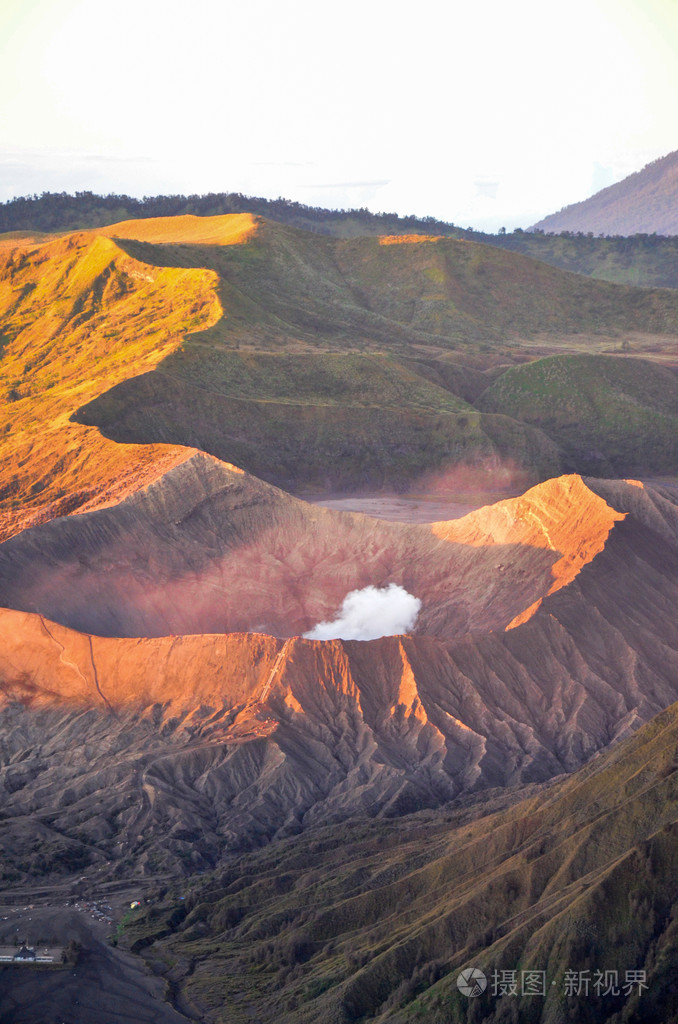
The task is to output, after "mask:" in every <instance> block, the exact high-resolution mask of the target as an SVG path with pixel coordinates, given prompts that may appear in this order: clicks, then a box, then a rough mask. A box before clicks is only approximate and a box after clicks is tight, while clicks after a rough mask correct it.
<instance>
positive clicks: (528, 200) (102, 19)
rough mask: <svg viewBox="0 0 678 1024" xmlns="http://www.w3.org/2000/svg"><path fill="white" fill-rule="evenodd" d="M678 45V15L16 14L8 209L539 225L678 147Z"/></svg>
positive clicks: (624, 8) (6, 104) (596, 4)
mask: <svg viewBox="0 0 678 1024" xmlns="http://www.w3.org/2000/svg"><path fill="white" fill-rule="evenodd" d="M677 44H678V0H569V2H567V3H566V2H564V0H511V2H509V0H485V2H476V3H471V2H470V0H468V2H464V3H460V2H458V0H444V2H442V0H419V2H417V3H412V2H411V0H410V2H408V3H407V4H401V5H399V4H397V3H396V2H394V0H389V2H386V0H343V2H342V3H337V4H334V3H326V4H322V3H319V2H318V0H313V2H311V0H247V2H245V0H182V2H181V3H179V2H176V0H116V2H114V3H112V2H102V0H0V200H5V199H9V198H11V197H13V196H15V195H25V194H28V193H33V192H42V191H62V190H63V191H74V190H81V189H91V190H92V191H95V192H125V193H128V194H130V195H136V196H142V195H155V194H158V193H176V192H181V193H196V192H197V193H201V192H243V193H245V194H246V195H259V196H266V197H269V198H276V197H277V196H285V197H287V198H290V199H294V200H297V201H299V202H303V203H307V204H309V205H319V206H330V207H355V206H367V207H368V208H369V209H371V210H374V211H375V212H378V211H393V212H397V213H400V214H409V213H414V214H416V215H418V216H426V215H431V216H434V217H439V218H441V219H444V220H450V221H453V222H454V223H456V224H458V225H460V226H462V227H467V226H473V227H476V228H479V229H486V230H497V229H498V228H499V227H500V226H502V225H503V226H505V227H506V228H507V229H509V230H510V229H511V228H513V227H516V226H520V227H527V226H528V225H529V224H531V223H532V222H534V221H535V220H537V219H538V218H540V217H541V216H544V215H545V214H548V213H552V212H555V211H556V210H558V209H560V208H561V207H562V206H565V205H566V204H568V203H572V202H576V201H577V200H579V199H584V198H586V197H587V196H588V195H590V194H592V192H594V191H596V190H597V189H599V188H602V187H604V186H605V185H608V184H611V183H612V182H613V181H617V180H619V179H621V178H623V177H624V176H625V175H626V174H628V173H630V172H631V171H634V170H638V169H639V168H640V167H642V166H643V165H644V164H645V163H647V162H648V161H650V160H653V159H655V158H657V157H660V156H663V155H664V154H666V153H669V152H671V151H673V150H675V149H678V131H677V130H676V128H675V124H676V113H675V112H676V109H678V60H676V53H677Z"/></svg>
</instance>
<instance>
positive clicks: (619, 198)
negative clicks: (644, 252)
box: [530, 150, 678, 235]
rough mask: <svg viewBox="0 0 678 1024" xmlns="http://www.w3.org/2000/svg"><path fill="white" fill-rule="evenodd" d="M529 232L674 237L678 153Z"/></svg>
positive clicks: (677, 230)
mask: <svg viewBox="0 0 678 1024" xmlns="http://www.w3.org/2000/svg"><path fill="white" fill-rule="evenodd" d="M530 230H531V231H535V230H541V231H547V232H554V233H559V232H561V231H585V232H588V231H591V232H593V234H594V235H636V234H658V235H678V150H676V151H675V152H673V153H668V154H667V155H666V156H663V157H660V158H659V159H658V160H653V161H652V163H649V164H647V166H645V167H643V168H642V170H640V171H636V172H635V173H634V174H630V175H629V176H628V177H626V178H624V179H623V181H618V182H617V183H616V184H614V185H610V186H608V187H607V188H604V189H602V190H601V191H600V192H596V193H595V195H593V196H591V197H590V198H589V199H585V200H583V202H581V203H573V204H572V205H571V206H566V207H565V208H564V209H562V210H560V211H559V212H558V213H552V214H550V216H548V217H544V218H543V220H540V221H538V222H537V223H536V224H534V225H533V226H532V227H531V228H530Z"/></svg>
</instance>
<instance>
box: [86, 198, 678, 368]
mask: <svg viewBox="0 0 678 1024" xmlns="http://www.w3.org/2000/svg"><path fill="white" fill-rule="evenodd" d="M178 220H180V221H182V222H183V221H189V222H190V221H191V218H178ZM194 220H199V218H194ZM139 223H140V224H143V225H145V227H144V231H143V232H142V231H138V232H137V234H138V235H140V236H141V237H143V235H144V234H145V233H147V232H148V230H149V228H148V227H147V225H149V224H153V221H141V222H139ZM106 230H107V231H110V230H111V229H106ZM181 230H183V227H181ZM130 235H131V236H132V237H131V238H130V239H129V240H128V241H124V240H123V239H121V238H119V240H118V242H119V244H120V245H121V246H124V247H125V248H126V250H127V251H128V252H129V253H130V255H133V256H134V257H135V258H137V259H141V260H145V261H147V262H149V263H151V264H154V263H155V264H158V265H168V266H186V265H192V266H195V265H202V266H207V267H209V268H210V269H214V270H215V271H216V272H217V273H218V275H219V277H220V280H221V296H222V304H223V306H224V309H225V311H226V314H227V315H226V317H225V318H224V320H223V321H222V323H221V324H220V336H221V337H223V340H224V341H228V340H230V341H231V342H232V343H233V344H236V343H237V344H240V345H243V344H249V345H256V346H257V347H261V346H262V345H264V344H268V345H273V346H275V345H276V344H277V345H280V344H281V343H282V342H284V343H286V344H287V345H289V343H290V342H291V341H293V340H294V341H297V342H303V343H304V344H306V345H312V346H320V347H328V346H330V347H331V346H333V345H336V344H342V346H345V345H346V343H347V342H348V343H349V344H350V345H351V347H354V348H360V347H363V346H366V347H372V348H373V347H375V345H383V344H385V343H387V344H388V347H389V349H390V350H391V351H394V350H395V351H397V350H398V348H399V346H405V347H406V348H409V347H411V346H412V345H416V344H423V345H428V346H431V345H433V346H435V347H438V348H442V349H444V350H445V349H447V350H449V349H451V348H454V347H456V346H459V345H461V346H465V345H466V346H468V345H476V344H477V343H479V342H485V343H497V342H505V341H507V340H511V339H519V338H520V337H525V336H529V335H530V334H532V333H537V332H540V333H546V334H548V333H555V332H566V333H567V332H589V333H591V332H602V333H608V334H609V333H615V332H617V331H619V330H623V331H633V330H644V331H647V332H649V333H660V334H661V333H676V331H677V330H678V296H675V295H674V294H673V293H672V292H669V291H666V292H664V291H652V290H648V289H632V288H626V287H619V286H616V287H615V286H613V285H610V284H608V283H607V282H600V281H591V280H590V279H588V278H585V277H582V276H579V275H571V274H566V273H563V272H562V271H560V270H557V269H555V268H554V267H549V266H547V265H545V264H543V263H539V262H537V261H536V260H531V259H529V258H527V257H525V256H521V255H519V254H517V253H510V252H505V251H502V250H500V249H497V248H495V247H494V246H486V245H481V244H479V243H476V242H468V241H462V240H458V239H454V238H445V237H427V236H420V235H414V236H401V235H394V236H382V237H379V238H374V237H372V238H370V237H362V238H351V239H337V238H330V237H327V236H321V235H317V234H312V233H310V232H305V231H299V230H298V229H295V228H291V227H287V226H285V225H282V224H275V223H273V222H269V221H260V222H259V227H258V230H257V231H256V233H254V234H253V235H252V236H251V237H250V238H249V241H248V243H247V244H246V245H241V246H228V247H225V248H221V247H219V246H204V247H202V248H200V251H199V252H195V251H193V248H192V247H191V246H187V245H186V243H184V242H183V240H182V237H181V233H180V231H179V230H178V231H177V235H176V243H175V244H174V245H166V246H160V247H159V246H151V245H150V244H149V243H148V242H144V241H138V240H136V239H135V238H134V235H133V233H132V231H131V230H130ZM198 261H200V262H198ZM229 306H231V307H232V309H233V313H232V315H231V316H229V315H228V311H229ZM213 336H214V337H216V335H213ZM401 351H402V350H401Z"/></svg>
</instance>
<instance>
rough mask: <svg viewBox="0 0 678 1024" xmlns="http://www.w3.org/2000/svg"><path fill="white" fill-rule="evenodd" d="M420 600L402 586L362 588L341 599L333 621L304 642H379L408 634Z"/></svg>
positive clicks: (322, 626)
mask: <svg viewBox="0 0 678 1024" xmlns="http://www.w3.org/2000/svg"><path fill="white" fill-rule="evenodd" d="M420 608H421V601H420V600H419V598H418V597H414V596H413V595H412V594H408V592H407V591H406V590H405V588H404V587H400V586H398V584H396V583H390V584H389V585H388V586H387V587H363V589H362V590H352V591H351V592H350V594H347V595H346V597H345V598H344V601H343V603H342V606H341V608H340V609H339V612H338V614H337V617H336V619H333V620H332V621H331V622H319V623H318V625H317V626H315V627H314V628H313V629H312V630H310V631H309V632H308V633H304V636H305V637H306V639H307V640H334V639H340V640H378V639H379V637H380V636H396V635H398V634H400V633H409V632H410V630H411V629H412V627H413V626H414V624H415V622H416V621H417V616H418V615H419V610H420Z"/></svg>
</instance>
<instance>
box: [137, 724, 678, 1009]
mask: <svg viewBox="0 0 678 1024" xmlns="http://www.w3.org/2000/svg"><path fill="white" fill-rule="evenodd" d="M677 750H678V706H676V705H673V706H672V707H671V708H669V709H668V710H667V711H666V712H664V713H663V714H661V715H660V716H658V717H657V718H656V719H654V720H653V721H652V722H650V723H649V724H648V725H646V726H644V727H643V728H642V729H641V730H640V731H639V732H638V733H637V734H636V735H635V736H634V737H632V738H631V739H629V740H627V741H626V742H624V743H623V744H620V745H619V746H617V747H615V748H613V749H612V750H611V751H609V752H607V753H606V754H603V755H602V756H600V757H599V758H597V759H596V760H594V761H593V762H591V763H590V764H589V765H587V766H586V767H584V768H582V769H580V770H579V771H578V772H577V773H575V774H574V775H573V776H572V777H570V778H568V779H566V780H564V781H562V782H560V783H557V784H556V785H555V786H551V787H549V788H546V789H544V790H543V791H542V792H537V793H536V795H535V791H534V790H533V791H532V794H531V795H529V794H528V795H527V798H525V799H523V800H522V801H520V802H517V803H515V804H514V805H513V806H510V803H511V800H510V797H509V795H508V794H504V795H503V796H502V797H499V795H498V794H495V796H494V800H495V806H496V802H499V801H503V802H504V808H503V809H499V810H495V811H494V813H486V815H485V816H484V817H480V818H479V819H476V820H473V819H472V818H471V816H470V815H469V812H468V811H465V810H463V809H457V810H447V811H438V812H435V813H431V812H424V813H421V814H417V815H413V816H410V817H408V818H401V819H400V820H398V821H395V822H389V821H383V820H382V821H373V822H369V823H368V822H354V823H345V824H343V825H341V826H336V825H335V826H334V827H332V828H331V829H330V828H328V829H318V830H315V831H312V832H310V833H307V834H305V835H304V836H300V837H297V838H294V839H289V840H286V841H284V842H280V843H278V844H276V845H275V847H273V848H271V847H269V848H267V849H264V850H262V851H258V852H256V853H254V854H247V855H245V856H243V857H241V858H240V859H239V860H238V861H236V862H235V863H234V864H233V865H231V866H230V867H229V868H227V869H226V870H225V871H223V872H221V873H219V874H217V875H215V876H214V877H213V878H211V879H210V880H209V881H207V882H203V883H202V884H198V885H196V886H195V888H194V890H193V892H192V893H191V894H190V895H189V897H188V899H186V900H185V901H183V902H182V903H176V902H174V901H173V900H172V898H171V894H170V896H169V897H168V898H167V900H166V903H165V905H164V907H163V906H162V905H159V906H156V907H154V908H153V909H152V910H151V911H150V913H149V912H146V913H141V914H140V915H139V917H138V918H137V919H136V921H134V922H132V923H131V926H130V931H129V933H128V941H132V942H136V944H137V947H143V946H144V945H145V944H147V943H148V942H149V941H151V942H153V940H154V938H155V937H156V936H161V938H158V939H157V940H156V941H155V944H154V945H153V946H152V950H151V955H152V957H153V958H154V959H158V958H160V959H162V960H165V962H166V963H168V964H172V965H173V967H172V972H171V973H172V978H173V980H174V982H175V984H177V983H178V984H179V985H180V986H181V990H182V992H183V993H184V994H185V995H187V996H188V997H189V999H190V1000H191V1001H192V1003H193V1005H194V1006H195V1007H196V1008H199V1009H201V1010H204V1011H206V1012H207V1013H208V1014H209V1016H210V1019H212V1020H214V1021H216V1022H228V1024H239V1022H241V1021H246V1020H249V1019H252V1017H256V1019H257V1020H260V1021H262V1024H263V1022H267V1021H279V1022H281V1024H292V1022H295V1024H297V1022H298V1024H301V1022H309V1024H310V1022H312V1021H318V1020H322V1021H327V1022H334V1024H348V1022H352V1021H368V1020H369V1021H375V1022H384V1024H385V1022H387V1021H388V1024H405V1022H415V1021H424V1020H425V1021H426V1022H427V1024H449V1022H462V1021H469V1020H470V1021H476V1020H477V1021H481V1020H482V1021H492V1022H494V1021H497V1022H499V1021H506V1020H516V1021H517V1020H520V1021H535V1022H536V1021H540V1022H543V1024H556V1022H559V1021H562V1020H577V1021H584V1022H591V1024H594V1022H595V1024H600V1022H602V1021H610V1022H612V1021H615V1024H622V1022H631V1021H634V1022H636V1021H641V1020H642V1021H650V1020H662V1021H672V1020H675V1019H676V1014H677V1013H678V1003H677V1002H676V995H675V987H674V983H673V967H672V965H673V962H674V960H673V952H672V950H673V949H674V946H675V915H676V912H677V910H678V881H677V878H678V859H677V855H678V845H677V843H676V837H677V832H676V829H677V828H678V769H677V761H676V751H677ZM492 810H493V808H492V800H491V799H490V800H488V803H487V805H486V811H488V812H491V811H492ZM476 813H477V808H476ZM311 865H312V866H311ZM182 891H183V890H182ZM631 921H633V927H630V922H631ZM162 936H164V937H162ZM469 965H472V966H477V967H480V968H482V969H483V970H484V971H485V973H486V974H487V976H488V978H491V976H492V971H494V970H497V971H499V972H501V971H502V970H507V971H514V970H515V971H517V972H518V974H517V977H518V987H519V988H518V991H519V994H518V995H517V996H507V997H500V996H493V995H492V989H491V985H490V986H488V990H487V991H486V993H485V994H484V995H483V996H481V997H479V998H478V999H475V1000H473V1001H469V1000H468V999H467V998H466V997H464V996H462V995H461V994H460V993H459V992H458V990H457V986H456V978H457V975H458V973H459V971H460V970H461V969H462V968H463V967H465V966H469ZM521 969H533V970H538V971H545V972H546V978H547V985H546V995H545V997H541V996H540V997H536V996H523V997H521V996H520V973H519V972H520V970H521ZM566 970H576V971H586V970H588V971H589V972H590V978H591V982H593V977H594V972H595V971H596V970H600V971H601V972H604V971H605V970H617V971H618V972H619V975H620V983H621V984H622V985H623V983H624V980H625V972H626V971H632V970H645V971H646V974H647V984H648V989H647V991H645V992H644V993H643V994H642V995H641V996H640V997H639V996H638V990H637V987H636V988H635V990H634V991H633V992H632V993H630V994H629V995H628V996H627V995H625V994H623V993H622V994H620V995H619V996H617V997H615V996H607V997H603V996H602V995H601V996H596V995H595V993H594V991H593V988H591V990H590V992H589V994H588V995H584V994H582V995H580V996H576V995H569V996H568V995H566V994H565V972H566Z"/></svg>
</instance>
